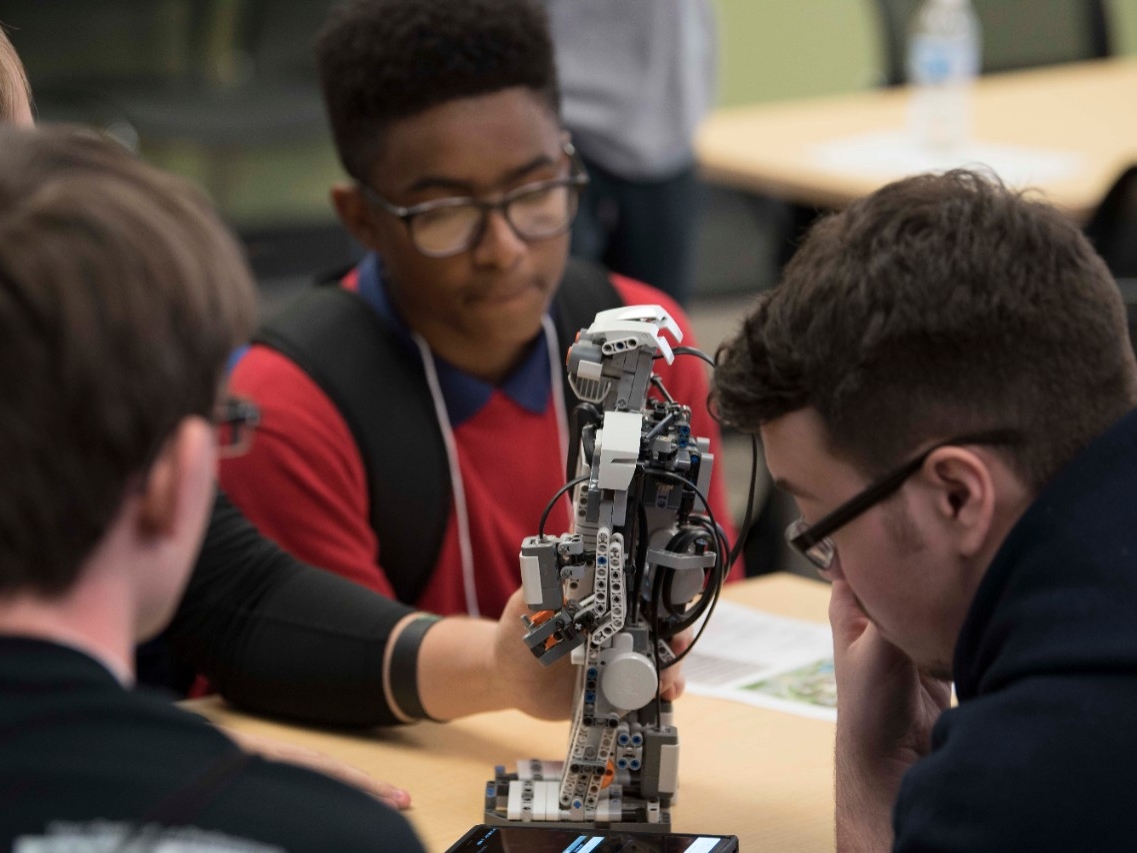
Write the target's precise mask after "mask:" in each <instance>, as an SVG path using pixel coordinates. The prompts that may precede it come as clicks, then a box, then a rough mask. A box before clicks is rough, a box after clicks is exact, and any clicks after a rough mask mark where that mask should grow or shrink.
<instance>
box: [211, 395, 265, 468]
mask: <svg viewBox="0 0 1137 853" xmlns="http://www.w3.org/2000/svg"><path fill="white" fill-rule="evenodd" d="M260 422H261V410H260V409H259V408H257V405H256V404H255V403H254V402H252V401H251V400H246V399H244V398H243V397H226V398H225V399H224V400H222V401H221V402H219V403H218V404H217V407H216V408H215V409H214V411H213V425H214V427H215V428H216V431H217V452H218V453H219V454H220V455H221V456H226V457H229V456H240V455H241V454H242V453H244V452H245V451H246V450H248V449H249V447H251V446H252V443H253V435H254V433H255V432H256V429H257V425H258V424H259V423H260Z"/></svg>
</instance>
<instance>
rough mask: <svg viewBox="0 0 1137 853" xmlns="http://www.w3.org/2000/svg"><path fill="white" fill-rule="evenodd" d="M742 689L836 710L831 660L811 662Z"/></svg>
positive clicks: (834, 682) (835, 690) (834, 683)
mask: <svg viewBox="0 0 1137 853" xmlns="http://www.w3.org/2000/svg"><path fill="white" fill-rule="evenodd" d="M742 689H743V690H753V691H755V692H756V693H765V694H766V695H767V696H773V697H775V698H777V699H785V700H787V701H790V702H804V703H806V704H807V705H818V706H820V707H822V708H836V707H837V682H836V681H834V679H833V661H832V660H819V661H814V662H813V663H811V664H807V665H805V666H802V667H798V668H797V669H791V670H790V671H788V672H783V673H780V674H779V675H775V676H774V677H772V678H767V679H763V680H762V681H756V682H754V683H753V684H747V685H746V686H745V687H743V688H742Z"/></svg>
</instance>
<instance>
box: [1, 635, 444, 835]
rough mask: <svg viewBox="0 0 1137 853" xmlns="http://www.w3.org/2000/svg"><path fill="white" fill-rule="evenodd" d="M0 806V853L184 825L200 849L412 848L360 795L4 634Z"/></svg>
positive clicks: (398, 826)
mask: <svg viewBox="0 0 1137 853" xmlns="http://www.w3.org/2000/svg"><path fill="white" fill-rule="evenodd" d="M0 803H2V804H3V805H2V807H0V847H2V848H3V849H10V848H11V846H12V844H13V842H14V841H15V840H16V839H17V838H19V837H21V836H24V837H32V838H37V837H45V836H47V837H49V838H54V839H55V840H56V841H59V840H60V839H61V838H63V837H79V838H83V839H90V838H91V837H92V836H93V835H95V834H96V833H108V832H109V833H112V834H113V833H118V836H119V838H120V839H121V838H122V835H123V833H126V834H127V835H129V836H130V837H131V838H134V839H137V838H138V833H140V832H143V829H142V827H143V825H146V824H149V825H151V828H150V829H149V830H145V831H146V832H148V833H151V835H150V836H147V837H153V835H161V834H163V833H166V834H167V835H168V834H169V833H171V832H175V830H170V829H169V827H192V828H193V829H192V830H176V832H178V833H179V835H180V837H186V833H187V832H189V833H192V837H193V838H194V839H195V840H196V841H197V842H198V843H199V844H204V846H205V848H206V849H221V850H230V849H246V850H248V849H250V847H249V846H248V844H244V846H243V847H242V844H243V843H244V842H259V843H260V844H261V845H272V846H275V847H279V848H283V849H287V850H313V851H315V850H320V851H325V850H359V851H364V850H368V851H374V850H400V851H402V850H407V851H418V850H421V849H422V848H421V845H420V844H419V843H418V841H417V840H416V839H415V837H414V834H413V832H412V831H411V829H410V826H409V825H408V824H407V822H406V821H405V820H404V819H403V818H402V816H400V815H398V814H397V813H396V812H394V811H392V810H391V809H389V808H387V807H385V806H383V805H381V804H380V803H379V802H377V801H376V800H374V799H372V798H371V797H369V796H367V795H366V794H364V793H362V792H360V791H357V790H355V789H353V788H349V787H347V786H345V785H342V784H340V783H339V782H336V781H333V780H332V779H329V778H326V777H324V776H322V775H320V774H318V773H314V772H311V771H308V770H304V769H302V768H299V767H293V766H291V765H288V764H280V763H276V762H270V761H266V760H264V759H261V758H258V757H254V756H245V755H244V754H243V753H241V752H240V750H238V749H237V747H236V746H235V745H234V744H233V743H232V742H231V741H229V740H228V739H227V738H226V737H225V736H224V735H223V734H222V733H221V732H219V731H218V730H217V729H215V728H214V727H213V726H211V725H210V724H208V723H207V722H205V721H204V720H202V719H201V718H199V717H197V716H195V715H193V714H190V713H187V712H185V711H183V710H181V709H179V708H176V707H174V706H173V705H171V704H169V703H168V702H166V701H165V700H163V699H160V698H158V697H155V696H150V695H147V694H145V693H142V692H133V693H132V692H129V691H127V690H125V689H123V687H122V686H121V685H120V684H119V683H118V682H117V681H116V680H115V678H114V677H113V676H112V675H111V674H110V673H109V672H108V671H107V670H106V669H104V668H103V666H102V665H101V664H99V663H97V662H96V661H94V660H92V659H91V658H89V657H87V656H86V655H84V654H82V653H80V652H78V651H75V650H73V649H70V648H66V647H62V646H58V645H54V644H51V643H47V642H42V641H39V640H31V639H22V638H15V637H0ZM163 827H166V829H163ZM118 843H119V846H121V844H122V841H121V840H120V841H119V842H118ZM88 844H89V841H88ZM74 849H115V847H114V846H107V847H105V848H91V847H89V846H87V847H82V846H80V847H76V848H74ZM251 849H261V848H260V847H258V846H256V845H255V844H254V845H253V847H252V848H251Z"/></svg>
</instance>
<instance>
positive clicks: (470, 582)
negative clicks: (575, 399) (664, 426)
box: [411, 314, 568, 616]
mask: <svg viewBox="0 0 1137 853" xmlns="http://www.w3.org/2000/svg"><path fill="white" fill-rule="evenodd" d="M541 326H542V327H543V328H544V331H545V346H546V347H548V350H549V377H550V390H551V392H552V395H553V409H554V411H555V412H556V416H557V443H558V444H559V445H560V457H561V459H562V461H563V460H565V459H567V458H568V416H567V415H566V414H565V400H564V377H563V376H562V375H561V368H560V353H559V352H557V344H556V341H557V335H556V329H555V328H554V327H553V322H552V320H551V319H550V318H549V316H548V315H547V314H546V315H545V316H543V317H542V318H541ZM411 338H412V339H413V340H414V342H415V346H417V347H418V351H419V356H420V357H421V358H422V366H423V369H424V370H425V371H426V384H427V387H429V388H430V398H431V400H432V401H433V402H434V416H435V418H436V419H437V420H438V429H439V431H441V433H442V442H443V444H444V445H445V446H446V462H447V465H448V466H449V468H450V490H451V493H452V494H453V496H454V517H455V519H456V521H457V523H458V552H459V554H460V556H461V560H462V587H463V590H464V591H465V594H466V612H467V613H468V614H469V615H471V616H480V615H481V609H480V608H479V607H478V588H477V581H476V579H475V577H474V547H473V544H472V542H471V540H470V511H469V508H468V506H467V504H466V487H465V484H464V483H463V480H462V469H461V467H460V466H459V465H458V445H457V444H456V442H455V441H454V429H453V427H452V426H451V425H450V416H449V414H448V413H447V411H446V400H445V399H444V398H443V396H442V385H441V384H440V383H439V381H438V369H437V368H436V367H435V364H434V353H432V352H431V351H430V346H429V345H428V344H427V342H426V341H425V340H424V339H423V337H422V335H420V334H418V333H417V332H412V333H411ZM504 438H506V437H505V436H503V439H504ZM533 532H534V533H536V531H533ZM517 547H518V549H520V547H521V543H520V542H518V543H517ZM518 582H519V583H520V577H519V578H518Z"/></svg>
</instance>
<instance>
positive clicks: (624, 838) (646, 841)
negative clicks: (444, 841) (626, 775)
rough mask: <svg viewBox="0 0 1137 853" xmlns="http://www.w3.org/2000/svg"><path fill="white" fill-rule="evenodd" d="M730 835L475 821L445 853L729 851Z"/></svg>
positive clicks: (735, 846)
mask: <svg viewBox="0 0 1137 853" xmlns="http://www.w3.org/2000/svg"><path fill="white" fill-rule="evenodd" d="M735 850H738V838H737V837H736V836H734V835H689V834H683V833H674V832H628V831H626V830H621V829H616V828H610V829H566V828H564V827H557V826H525V825H524V824H520V825H513V824H510V825H508V826H488V825H487V824H484V823H483V824H479V825H478V826H475V827H474V828H473V829H471V830H470V831H469V832H467V833H466V834H465V835H463V836H462V838H461V839H460V840H459V841H458V843H457V844H455V845H454V846H452V847H451V848H450V849H449V850H447V851H446V853H731V851H735Z"/></svg>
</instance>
